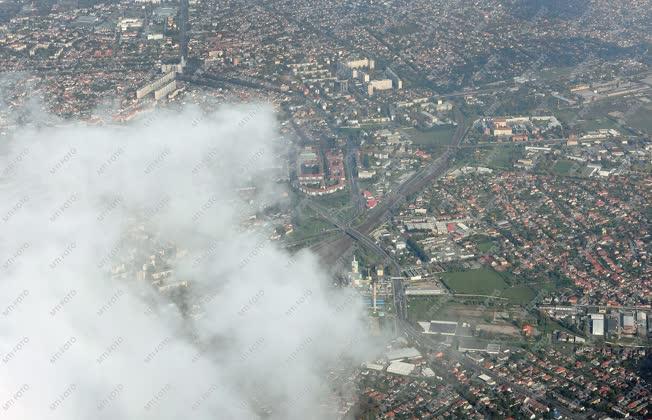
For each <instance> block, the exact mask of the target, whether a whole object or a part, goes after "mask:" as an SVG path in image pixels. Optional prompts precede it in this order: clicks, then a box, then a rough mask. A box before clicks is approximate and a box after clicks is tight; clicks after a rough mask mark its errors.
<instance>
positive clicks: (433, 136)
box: [402, 125, 455, 151]
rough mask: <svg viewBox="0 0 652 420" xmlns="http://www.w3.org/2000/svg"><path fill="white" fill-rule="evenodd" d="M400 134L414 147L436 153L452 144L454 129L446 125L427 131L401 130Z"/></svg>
mask: <svg viewBox="0 0 652 420" xmlns="http://www.w3.org/2000/svg"><path fill="white" fill-rule="evenodd" d="M402 133H403V134H404V135H405V136H407V137H408V138H409V139H411V140H412V142H413V143H414V145H416V146H419V147H421V148H423V149H426V150H430V151H436V150H439V149H441V148H444V147H446V146H448V145H450V144H451V143H452V141H453V134H454V133H455V127H454V126H452V125H447V126H443V127H435V128H431V129H429V130H418V129H416V128H406V129H404V130H402Z"/></svg>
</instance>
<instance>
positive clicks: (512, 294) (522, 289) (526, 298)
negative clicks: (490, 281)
mask: <svg viewBox="0 0 652 420" xmlns="http://www.w3.org/2000/svg"><path fill="white" fill-rule="evenodd" d="M535 296H536V293H535V292H534V290H532V289H531V288H530V287H528V286H525V285H519V286H512V287H509V288H507V289H505V290H503V292H502V294H501V297H505V298H507V299H509V301H510V302H512V303H516V304H519V305H526V304H527V303H528V302H530V301H531V300H532V299H534V297H535Z"/></svg>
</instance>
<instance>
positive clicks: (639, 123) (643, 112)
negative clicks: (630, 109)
mask: <svg viewBox="0 0 652 420" xmlns="http://www.w3.org/2000/svg"><path fill="white" fill-rule="evenodd" d="M650 115H652V107H649V106H642V107H640V108H639V109H638V110H637V111H636V112H635V113H633V115H632V116H631V117H629V119H628V120H627V123H628V124H629V125H631V126H632V127H634V128H638V129H639V130H643V131H646V132H648V133H652V118H650Z"/></svg>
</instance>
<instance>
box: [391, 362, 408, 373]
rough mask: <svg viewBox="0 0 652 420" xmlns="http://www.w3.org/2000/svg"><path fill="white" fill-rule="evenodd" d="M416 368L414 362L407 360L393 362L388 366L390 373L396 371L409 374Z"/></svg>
mask: <svg viewBox="0 0 652 420" xmlns="http://www.w3.org/2000/svg"><path fill="white" fill-rule="evenodd" d="M413 370H414V365H413V364H412V363H405V362H392V363H390V365H389V366H387V372H388V373H395V374H397V375H409V374H410V373H412V371H413Z"/></svg>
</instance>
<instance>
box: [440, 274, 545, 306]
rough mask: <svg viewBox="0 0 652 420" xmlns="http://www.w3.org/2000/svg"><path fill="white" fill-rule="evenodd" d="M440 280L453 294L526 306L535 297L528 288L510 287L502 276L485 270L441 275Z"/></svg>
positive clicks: (532, 291)
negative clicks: (490, 297) (495, 298)
mask: <svg viewBox="0 0 652 420" xmlns="http://www.w3.org/2000/svg"><path fill="white" fill-rule="evenodd" d="M442 280H443V282H444V283H445V284H446V286H447V287H448V288H449V289H451V291H452V292H453V293H456V294H469V295H486V296H496V297H498V298H506V299H508V301H509V303H512V304H515V305H523V304H526V303H528V302H529V301H531V300H532V299H533V298H534V296H535V292H534V290H533V289H532V288H530V287H529V286H527V285H515V286H510V285H509V284H508V283H507V282H506V281H505V280H504V277H503V275H501V274H500V273H497V272H495V271H493V270H490V269H486V268H481V269H478V270H469V271H457V272H450V273H442Z"/></svg>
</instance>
